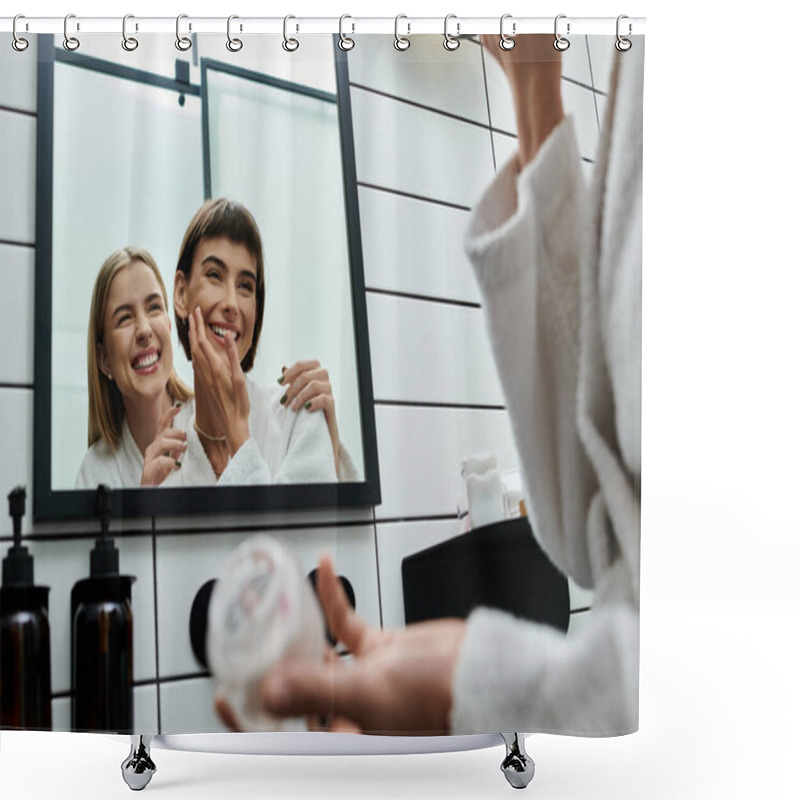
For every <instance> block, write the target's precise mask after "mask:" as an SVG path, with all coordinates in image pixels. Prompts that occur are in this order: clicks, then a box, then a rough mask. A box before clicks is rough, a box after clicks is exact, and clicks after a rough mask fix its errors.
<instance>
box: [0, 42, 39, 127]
mask: <svg viewBox="0 0 800 800" xmlns="http://www.w3.org/2000/svg"><path fill="white" fill-rule="evenodd" d="M26 38H27V39H28V49H27V50H23V51H22V52H21V53H18V52H16V50H14V49H13V48H12V46H11V40H12V36H11V34H10V33H0V54H2V55H0V106H4V107H5V108H16V109H19V110H20V111H32V112H35V111H36V62H37V58H38V53H39V47H38V42H37V38H36V36H28V37H26Z"/></svg>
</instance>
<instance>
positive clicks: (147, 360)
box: [37, 36, 377, 493]
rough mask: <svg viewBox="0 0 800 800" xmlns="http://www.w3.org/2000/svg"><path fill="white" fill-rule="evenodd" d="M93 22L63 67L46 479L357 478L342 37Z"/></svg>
mask: <svg viewBox="0 0 800 800" xmlns="http://www.w3.org/2000/svg"><path fill="white" fill-rule="evenodd" d="M268 38H270V39H271V38H272V37H268ZM315 38H316V37H315ZM92 39H93V41H92V42H90V43H88V42H87V47H86V48H81V53H80V55H78V54H77V53H66V52H64V51H63V50H62V49H61V48H55V50H54V54H53V59H54V60H53V63H52V67H51V68H52V80H53V87H52V88H53V92H52V96H53V100H52V139H51V142H50V146H51V147H52V200H51V209H50V213H51V242H52V247H51V259H50V262H51V263H50V275H51V314H50V320H51V326H52V327H51V331H50V342H51V359H50V362H51V363H50V367H51V369H50V379H51V380H50V387H49V391H50V415H49V423H50V424H49V428H50V430H49V434H50V435H49V443H46V444H49V449H50V459H49V467H50V468H49V480H50V488H51V491H52V492H54V493H56V492H61V491H65V490H72V489H73V488H77V489H91V488H94V487H95V486H96V485H97V484H98V483H99V482H105V483H108V484H110V485H112V486H123V487H126V488H134V487H140V486H163V487H175V486H196V485H215V484H216V485H220V486H241V485H269V484H274V483H281V484H290V485H292V484H302V483H314V484H317V483H326V482H330V483H337V482H345V483H358V482H363V481H365V480H366V479H367V478H368V477H369V476H365V453H364V424H371V425H373V426H374V422H372V420H371V415H370V419H368V420H365V419H364V418H363V416H364V415H363V405H364V404H363V403H362V400H363V395H364V390H365V387H364V386H363V385H360V383H359V380H362V381H363V374H364V370H363V364H362V369H361V370H360V369H359V345H358V342H357V337H358V336H359V335H361V336H362V340H365V337H366V331H361V333H360V334H359V331H358V330H357V325H356V318H357V316H358V315H357V314H356V310H355V305H354V304H358V303H359V302H361V303H363V297H362V298H359V297H358V296H357V292H354V289H353V287H354V285H356V286H359V285H360V284H359V281H358V279H356V281H355V284H354V278H353V271H352V270H353V269H354V268H357V270H360V269H361V264H360V252H356V253H354V250H353V240H354V239H355V241H356V242H357V241H358V237H357V236H355V237H354V236H353V227H352V226H353V225H354V224H355V225H356V231H357V209H354V208H353V205H354V203H353V202H351V203H350V207H348V196H350V197H354V196H355V175H354V174H346V170H345V167H344V165H343V152H344V151H345V150H346V148H347V146H348V142H346V141H344V140H343V136H344V137H347V136H348V134H349V135H350V136H351V134H350V133H349V129H348V128H347V127H346V126H343V125H342V122H341V117H342V115H341V113H340V111H341V109H340V105H341V104H340V98H339V95H338V93H337V62H336V51H335V47H334V45H333V41H332V39H328V38H327V37H322V38H320V39H317V41H311V42H309V46H308V47H307V48H305V50H306V52H305V53H304V54H303V55H301V54H299V53H295V54H287V53H285V52H283V51H282V50H281V48H280V46H279V43H278V42H273V41H267V40H266V39H265V40H263V41H261V42H257V43H256V44H255V45H254V46H252V47H250V48H249V49H250V51H251V52H250V54H249V57H248V55H245V54H244V52H239V53H236V54H231V53H228V52H227V50H226V49H225V46H224V42H225V37H214V36H210V37H209V36H203V37H199V39H198V40H197V41H195V43H194V45H193V48H192V51H191V52H190V53H187V54H179V53H177V51H176V50H175V48H174V42H173V40H172V39H171V38H170V37H167V36H164V37H154V39H155V40H157V41H156V43H155V44H154V45H151V48H150V52H149V53H143V54H138V53H133V54H131V53H127V52H125V51H123V50H122V49H121V48H120V47H119V42H118V41H117V40H116V38H114V37H103V36H99V37H96V38H95V37H92ZM198 48H200V49H198ZM200 50H202V52H200ZM341 68H342V66H341V65H340V66H339V69H341ZM342 131H344V134H343V133H342ZM39 146H40V148H41V147H42V139H41V138H40V144H39ZM349 147H350V149H352V141H350V143H349ZM350 172H351V173H354V170H353V169H352V167H351V169H350ZM348 181H349V182H350V183H351V186H350V190H349V192H348ZM354 212H355V213H354ZM354 255H355V256H356V257H355V258H354ZM354 262H355V263H354ZM356 278H358V276H356ZM362 282H363V281H362ZM361 349H362V352H363V353H367V354H368V350H367V348H366V346H365V344H364V343H363V342H362V345H361ZM37 357H38V356H37ZM366 374H367V375H368V374H369V371H368V369H367V370H366ZM366 388H367V390H368V394H369V395H370V396H371V387H366ZM371 438H372V439H373V440H374V427H373V430H372V433H371ZM40 445H41V443H40V442H38V440H37V450H38V448H39V446H40ZM372 477H374V478H376V477H377V476H372Z"/></svg>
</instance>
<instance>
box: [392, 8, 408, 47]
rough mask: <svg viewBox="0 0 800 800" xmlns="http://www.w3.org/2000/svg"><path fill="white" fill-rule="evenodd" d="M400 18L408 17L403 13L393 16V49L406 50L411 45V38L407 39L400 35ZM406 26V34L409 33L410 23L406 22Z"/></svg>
mask: <svg viewBox="0 0 800 800" xmlns="http://www.w3.org/2000/svg"><path fill="white" fill-rule="evenodd" d="M401 19H408V17H407V16H406V15H405V14H398V15H397V16H396V17H395V18H394V49H395V50H400V51H401V52H402V51H403V50H408V48H409V47H411V39H407V38H406V37H405V36H401V35H400V20H401ZM406 28H407V29H408V35H409V36H410V35H411V23H410V22H406Z"/></svg>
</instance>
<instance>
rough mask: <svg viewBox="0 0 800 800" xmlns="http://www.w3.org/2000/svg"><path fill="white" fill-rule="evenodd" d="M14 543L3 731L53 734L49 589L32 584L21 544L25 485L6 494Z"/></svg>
mask: <svg viewBox="0 0 800 800" xmlns="http://www.w3.org/2000/svg"><path fill="white" fill-rule="evenodd" d="M8 508H9V513H10V514H11V517H12V518H13V520H14V544H13V545H12V546H11V547H10V548H9V551H8V555H6V557H5V558H4V559H3V584H2V588H0V728H24V729H27V730H47V731H49V730H51V729H52V717H51V684H50V619H49V615H48V607H47V594H48V592H49V591H50V589H49V588H48V587H47V586H34V584H33V556H31V555H30V553H28V548H27V547H23V546H22V517H23V516H24V515H25V487H23V486H18V487H17V488H16V489H14V490H13V491H12V492H11V494H9V495H8Z"/></svg>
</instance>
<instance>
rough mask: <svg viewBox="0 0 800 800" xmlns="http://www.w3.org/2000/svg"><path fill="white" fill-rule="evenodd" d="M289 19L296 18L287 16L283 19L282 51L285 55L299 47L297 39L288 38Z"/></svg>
mask: <svg viewBox="0 0 800 800" xmlns="http://www.w3.org/2000/svg"><path fill="white" fill-rule="evenodd" d="M290 19H297V17H293V16H292V15H291V14H288V15H287V16H285V17H284V18H283V49H284V50H285V51H286V52H287V53H294V51H295V50H297V48H298V47H300V42H298V41H297V39H295V38H293V37H290V36H289V20H290ZM298 27H299V26H298Z"/></svg>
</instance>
